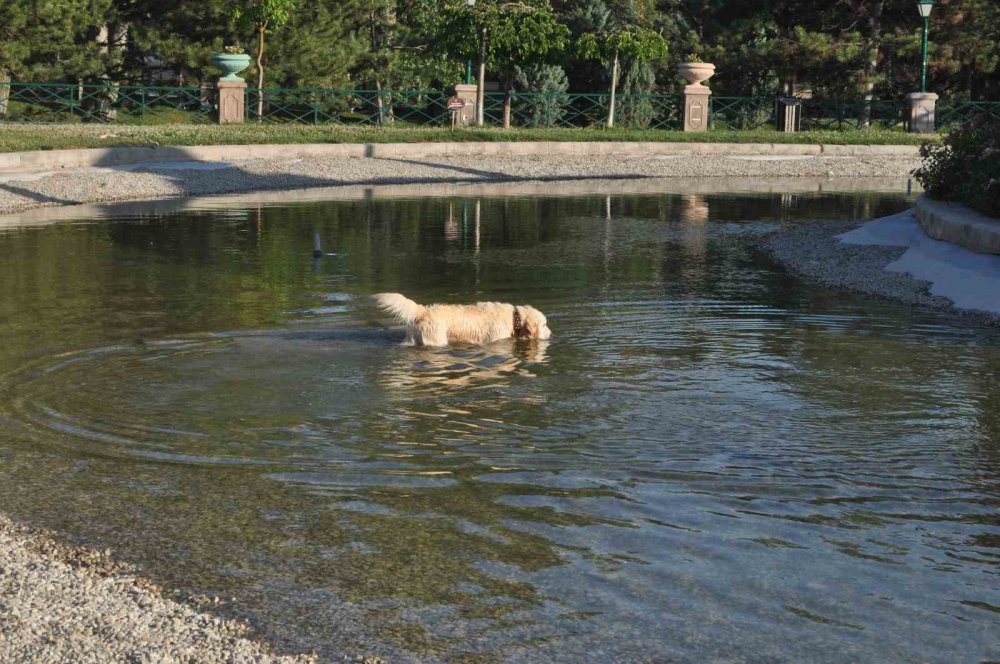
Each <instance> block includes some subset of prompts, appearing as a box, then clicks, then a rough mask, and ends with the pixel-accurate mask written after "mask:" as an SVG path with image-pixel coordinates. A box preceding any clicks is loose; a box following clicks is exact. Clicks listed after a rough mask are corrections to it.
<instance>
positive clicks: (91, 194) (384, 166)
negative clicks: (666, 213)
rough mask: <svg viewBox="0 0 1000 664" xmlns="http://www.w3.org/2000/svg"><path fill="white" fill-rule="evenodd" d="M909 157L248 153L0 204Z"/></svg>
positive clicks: (72, 173)
mask: <svg viewBox="0 0 1000 664" xmlns="http://www.w3.org/2000/svg"><path fill="white" fill-rule="evenodd" d="M917 165H918V160H916V159H912V158H908V157H885V156H869V157H795V158H788V157H755V158H748V157H745V156H744V157H740V156H725V155H721V156H694V155H684V156H656V155H650V156H645V155H631V154H622V155H611V156H600V157H566V156H558V157H539V156H531V157H514V156H504V157H452V158H440V159H438V158H424V159H419V160H418V159H389V158H372V159H360V158H322V159H295V160H280V161H276V160H264V159H257V160H249V161H242V162H233V163H232V164H229V165H223V166H224V167H222V168H218V169H214V170H206V169H204V168H198V169H195V168H183V167H181V168H178V167H177V166H183V165H182V164H180V165H176V164H175V165H174V166H173V167H166V166H156V165H152V164H150V165H146V166H138V167H137V166H128V167H121V168H91V169H75V170H67V171H60V172H53V173H48V174H33V175H31V176H29V177H25V176H23V175H18V176H9V175H8V176H3V175H0V213H5V212H19V211H22V210H26V209H29V208H34V207H39V206H45V205H72V204H76V203H98V202H110V201H123V200H132V199H139V198H143V199H149V198H161V197H171V196H194V195H203V194H219V193H230V192H243V191H260V190H265V189H300V188H305V187H330V186H338V185H359V184H360V185H372V186H377V185H389V184H417V183H425V184H428V183H458V182H462V183H467V182H516V181H538V180H552V181H558V180H564V181H565V180H579V179H589V178H658V177H663V178H680V177H696V178H708V177H725V178H740V177H831V178H872V177H907V176H908V175H909V174H910V172H911V171H912V170H913V169H914V168H916V166H917Z"/></svg>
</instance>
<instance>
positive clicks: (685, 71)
mask: <svg viewBox="0 0 1000 664" xmlns="http://www.w3.org/2000/svg"><path fill="white" fill-rule="evenodd" d="M677 73H678V74H680V75H681V76H683V77H684V78H685V79H686V80H687V82H688V85H701V83H702V81H707V80H708V79H710V78H712V76H713V75H714V74H715V65H713V64H712V63H710V62H682V63H681V64H679V65H677Z"/></svg>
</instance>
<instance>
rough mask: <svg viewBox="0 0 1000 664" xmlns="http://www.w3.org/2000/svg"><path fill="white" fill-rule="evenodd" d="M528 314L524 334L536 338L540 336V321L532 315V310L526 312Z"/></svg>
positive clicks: (524, 324) (525, 319) (525, 318)
mask: <svg viewBox="0 0 1000 664" xmlns="http://www.w3.org/2000/svg"><path fill="white" fill-rule="evenodd" d="M526 314H527V315H526V316H525V317H524V323H523V327H524V336H525V337H527V338H528V339H534V338H536V337H537V336H538V321H537V320H536V319H535V317H534V316H532V315H531V312H526Z"/></svg>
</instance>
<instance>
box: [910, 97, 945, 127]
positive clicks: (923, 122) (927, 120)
mask: <svg viewBox="0 0 1000 664" xmlns="http://www.w3.org/2000/svg"><path fill="white" fill-rule="evenodd" d="M906 98H907V100H909V102H910V109H909V118H910V121H909V123H908V125H909V127H908V129H909V131H910V133H912V134H930V133H933V132H934V129H935V126H934V124H935V123H934V105H935V103H936V102H937V100H938V96H937V95H936V94H934V93H933V92H911V93H910V94H908V95H906Z"/></svg>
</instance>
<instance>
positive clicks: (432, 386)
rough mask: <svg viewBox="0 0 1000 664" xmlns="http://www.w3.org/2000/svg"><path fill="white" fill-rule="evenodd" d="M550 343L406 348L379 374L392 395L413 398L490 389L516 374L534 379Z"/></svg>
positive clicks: (530, 342)
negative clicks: (534, 370)
mask: <svg viewBox="0 0 1000 664" xmlns="http://www.w3.org/2000/svg"><path fill="white" fill-rule="evenodd" d="M548 345H549V340H540V339H534V340H527V341H521V340H518V341H514V340H505V341H501V342H497V343H494V344H490V345H489V346H486V347H484V348H475V349H471V348H462V347H459V348H407V349H405V350H404V351H403V352H401V353H395V354H393V356H392V359H391V360H390V362H389V363H388V365H387V366H385V367H384V368H383V369H382V370H381V373H380V375H379V383H380V384H381V385H383V386H384V387H385V388H386V389H387V390H390V391H392V392H391V394H392V396H398V397H400V398H410V397H411V395H410V394H409V393H408V391H409V390H412V389H415V388H416V389H420V393H421V395H432V394H436V393H439V392H443V393H447V392H450V391H453V390H468V389H481V388H489V387H491V386H494V385H497V384H503V383H504V382H505V381H506V380H507V379H508V378H509V377H511V376H513V375H519V376H526V377H531V376H534V374H533V373H532V368H533V367H534V365H538V364H541V363H544V362H545V361H546V354H545V351H546V349H547V348H548ZM396 391H399V393H398V394H396Z"/></svg>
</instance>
